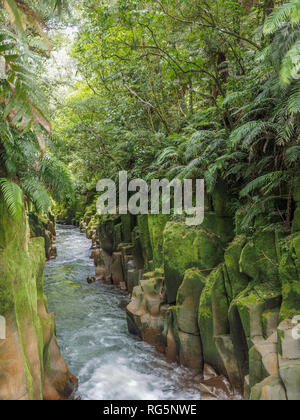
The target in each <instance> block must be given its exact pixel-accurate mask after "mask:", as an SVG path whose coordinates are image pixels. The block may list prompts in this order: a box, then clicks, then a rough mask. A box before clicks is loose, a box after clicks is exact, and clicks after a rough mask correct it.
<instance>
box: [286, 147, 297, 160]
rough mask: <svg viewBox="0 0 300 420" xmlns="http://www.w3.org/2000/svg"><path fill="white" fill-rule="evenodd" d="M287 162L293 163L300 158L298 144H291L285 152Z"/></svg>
mask: <svg viewBox="0 0 300 420" xmlns="http://www.w3.org/2000/svg"><path fill="white" fill-rule="evenodd" d="M285 155H286V160H287V162H288V163H289V164H292V163H295V162H296V161H297V160H298V159H299V158H300V146H292V147H289V148H288V149H287V151H286V152H285Z"/></svg>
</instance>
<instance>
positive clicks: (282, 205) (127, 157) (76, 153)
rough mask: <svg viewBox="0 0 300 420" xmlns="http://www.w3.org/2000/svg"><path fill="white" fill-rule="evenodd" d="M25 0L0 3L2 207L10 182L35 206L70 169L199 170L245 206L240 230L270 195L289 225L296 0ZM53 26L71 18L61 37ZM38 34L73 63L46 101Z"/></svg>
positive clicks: (62, 183)
mask: <svg viewBox="0 0 300 420" xmlns="http://www.w3.org/2000/svg"><path fill="white" fill-rule="evenodd" d="M30 3H32V5H31V6H30V9H29V2H26V1H24V2H23V1H19V0H18V1H17V0H15V1H14V0H10V1H8V0H7V1H3V3H2V11H1V12H2V14H1V22H2V28H3V29H2V30H3V33H2V35H1V36H2V38H1V39H2V41H1V48H0V50H1V51H0V53H1V59H2V62H3V63H4V62H5V63H6V65H5V72H6V74H5V75H4V76H3V78H2V79H1V98H2V105H1V112H2V114H3V118H2V120H3V123H2V124H1V151H2V152H1V160H2V163H1V181H0V182H1V186H2V191H3V192H4V193H5V194H6V196H7V201H8V204H9V206H10V207H11V208H12V210H13V211H14V205H13V203H14V202H16V201H17V190H19V189H20V188H21V189H22V190H23V191H24V192H25V194H26V196H27V197H28V198H29V199H30V200H31V201H33V202H34V203H35V204H36V205H37V207H38V209H39V210H46V209H47V208H48V207H49V205H50V203H49V201H48V202H47V197H48V192H50V195H52V196H53V198H57V199H61V198H63V197H66V196H68V197H71V195H72V193H71V190H72V183H73V182H72V180H71V177H70V175H69V172H71V173H72V174H73V177H74V179H75V186H76V188H77V191H84V190H94V189H95V186H96V183H97V181H98V180H99V179H100V178H103V177H105V178H113V179H116V178H117V175H118V171H119V170H126V171H128V172H129V176H130V177H132V178H133V177H135V178H136V177H141V178H144V179H146V180H150V179H153V178H158V177H159V178H162V177H165V178H169V179H172V178H174V177H178V178H180V179H183V178H204V179H205V181H206V188H207V191H208V192H212V191H213V190H214V188H215V186H216V184H217V183H218V182H223V183H226V185H228V187H229V188H230V190H231V191H232V193H233V195H234V197H235V200H233V202H232V206H233V207H235V209H237V208H238V207H240V206H241V205H242V206H244V208H245V209H246V212H245V213H246V217H245V220H244V228H245V229H249V228H250V227H251V223H252V220H253V218H254V217H255V216H257V215H259V214H260V213H262V212H265V211H266V209H267V208H268V206H269V205H270V203H272V205H273V204H274V202H275V203H276V206H277V208H278V212H279V213H280V217H281V223H282V226H283V228H284V229H290V222H291V219H292V213H293V206H292V195H293V189H294V186H295V183H296V182H297V180H298V179H299V157H300V142H299V139H300V137H299V123H300V122H299V107H300V74H299V70H300V60H299V57H300V25H299V20H300V2H299V0H292V1H289V2H282V1H274V0H244V1H242V0H222V1H220V0H206V1H204V0H193V1H188V0H184V1H182V0H153V1H151V0H150V1H148V0H145V1H144V0H126V1H125V0H115V1H106V0H102V1H100V0H90V1H89V2H81V1H78V2H72V4H71V2H69V4H68V5H67V2H65V1H61V2H55V1H53V2H52V3H51V4H50V3H49V2H43V1H35V2H30ZM29 10H30V11H29ZM59 14H60V15H59ZM58 16H60V17H58ZM58 22H59V24H58ZM57 26H60V27H64V28H67V29H68V30H66V31H64V32H63V31H62V32H60V34H61V39H60V40H59V36H58V32H59V30H60V29H58V30H57V29H56V30H52V29H51V28H56V27H57ZM70 28H71V29H72V36H70ZM48 44H52V47H53V48H54V50H55V48H56V49H59V48H62V45H63V44H64V45H65V46H66V45H67V47H68V50H69V54H70V56H71V57H72V59H73V61H72V63H74V67H76V69H75V72H76V77H75V79H76V80H74V83H73V81H71V86H70V92H69V94H68V95H65V97H63V98H60V99H61V100H60V101H56V102H55V107H53V101H51V98H50V96H51V95H52V94H53V92H55V90H57V89H58V83H54V82H53V81H52V82H51V83H52V84H49V83H46V82H45V77H43V72H41V71H37V69H40V68H43V69H44V72H45V73H46V72H47V70H49V69H47V66H50V61H49V55H50V54H51V53H50V52H49V48H50V45H48ZM3 60H4V61H3ZM39 63H42V64H39ZM40 65H41V66H42V67H39V66H40ZM73 70H74V69H73ZM35 74H38V78H36V77H35ZM60 83H61V82H60ZM65 83H66V85H67V84H68V83H69V84H70V75H68V74H67V72H66V74H65ZM43 92H46V95H43ZM50 121H51V122H52V123H53V130H52V132H51V133H50ZM53 161H55V164H53ZM49 162H50V163H49ZM61 162H62V163H61ZM55 165H56V166H55ZM50 168H51V170H52V172H51V170H50ZM53 168H55V169H53ZM57 173H59V174H63V176H61V175H58V176H56V175H55V174H57ZM14 190H15V191H14ZM270 226H271V221H270Z"/></svg>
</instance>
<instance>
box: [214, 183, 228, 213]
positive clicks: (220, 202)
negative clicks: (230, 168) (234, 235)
mask: <svg viewBox="0 0 300 420" xmlns="http://www.w3.org/2000/svg"><path fill="white" fill-rule="evenodd" d="M212 202H213V210H214V212H215V213H216V215H217V216H220V217H225V218H230V217H232V208H231V207H230V205H231V197H230V193H229V190H228V186H227V185H226V184H225V183H223V182H221V181H219V182H218V183H217V185H216V186H215V189H214V191H213V193H212Z"/></svg>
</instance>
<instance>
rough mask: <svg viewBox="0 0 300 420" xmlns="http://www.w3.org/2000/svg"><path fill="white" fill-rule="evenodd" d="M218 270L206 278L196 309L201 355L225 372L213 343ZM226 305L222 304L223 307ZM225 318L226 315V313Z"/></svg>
mask: <svg viewBox="0 0 300 420" xmlns="http://www.w3.org/2000/svg"><path fill="white" fill-rule="evenodd" d="M219 274H220V273H219V271H218V270H215V271H213V272H212V273H211V274H210V276H208V278H207V279H206V284H205V287H204V289H203V291H202V294H201V297H200V303H199V309H198V326H199V331H200V336H201V341H202V349H203V357H204V360H205V362H206V363H208V364H210V365H211V366H213V367H214V368H215V369H217V371H218V372H219V373H224V374H225V373H226V369H225V367H224V364H223V361H222V359H221V357H220V354H219V352H218V349H217V346H216V343H215V330H214V326H215V319H214V311H213V300H214V294H215V295H217V294H218V292H217V289H218V285H217V283H218V278H219ZM216 292H217V293H216ZM225 306H226V305H224V307H225ZM226 319H227V315H226Z"/></svg>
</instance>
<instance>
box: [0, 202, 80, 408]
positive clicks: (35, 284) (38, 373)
mask: <svg viewBox="0 0 300 420" xmlns="http://www.w3.org/2000/svg"><path fill="white" fill-rule="evenodd" d="M44 264H45V251H44V240H43V238H32V239H30V235H29V227H28V223H27V219H26V215H25V212H24V214H23V216H22V217H21V218H20V219H18V220H16V219H12V218H11V216H10V215H9V213H8V211H7V209H6V206H5V204H4V203H3V201H2V200H0V278H1V288H0V313H1V315H3V316H5V318H6V322H7V325H6V326H7V338H6V340H2V341H1V342H0V365H1V375H0V399H11V400H18V399H26V400H27V399H34V400H39V399H66V398H69V397H71V396H72V393H73V391H74V388H75V387H76V378H74V377H73V376H72V375H71V374H70V372H69V371H68V369H67V367H66V365H65V362H64V361H63V359H62V356H61V354H60V351H59V348H58V345H57V343H56V339H55V323H54V318H53V317H52V316H51V315H49V314H48V313H47V310H46V299H45V296H44V293H43V269H44Z"/></svg>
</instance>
